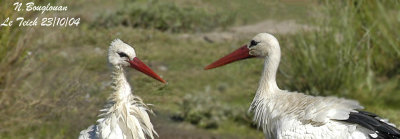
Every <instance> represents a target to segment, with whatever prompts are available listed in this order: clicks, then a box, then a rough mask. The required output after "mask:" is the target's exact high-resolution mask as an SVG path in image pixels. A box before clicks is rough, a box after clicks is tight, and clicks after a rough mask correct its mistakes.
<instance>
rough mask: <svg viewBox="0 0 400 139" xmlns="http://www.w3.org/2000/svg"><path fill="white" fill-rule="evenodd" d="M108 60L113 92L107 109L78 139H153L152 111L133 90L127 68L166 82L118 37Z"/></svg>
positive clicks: (112, 44)
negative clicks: (150, 115)
mask: <svg viewBox="0 0 400 139" xmlns="http://www.w3.org/2000/svg"><path fill="white" fill-rule="evenodd" d="M108 60H109V62H110V64H111V65H112V67H113V74H112V80H113V89H114V92H113V94H112V95H111V97H110V98H109V101H108V103H107V105H106V106H105V108H104V109H102V110H100V111H101V112H102V113H101V114H100V117H101V119H99V120H97V124H96V125H92V126H89V128H87V129H86V130H83V131H81V132H80V136H79V139H144V138H147V137H148V138H151V139H153V138H154V135H156V136H157V133H156V132H155V131H154V129H153V125H152V124H151V122H150V118H149V115H148V112H151V111H150V110H149V109H148V107H147V106H146V104H144V103H143V101H142V100H141V99H140V98H139V97H138V96H135V95H133V94H132V93H131V87H130V85H129V83H128V81H127V79H126V77H125V72H124V67H128V66H132V67H133V68H136V69H138V70H139V71H141V72H143V73H145V74H147V75H150V76H152V77H153V78H155V79H157V80H160V81H162V82H165V81H164V80H162V79H161V78H160V77H159V76H158V75H156V74H155V73H154V72H152V71H151V70H150V68H148V67H147V66H145V65H144V64H143V63H141V62H140V60H139V62H138V59H137V58H136V53H135V50H134V49H133V48H132V47H131V46H129V45H128V44H125V43H124V42H122V41H121V40H119V39H116V40H114V41H113V42H112V43H111V46H110V48H109V52H108ZM135 62H136V63H135ZM135 64H136V65H135ZM150 72H151V73H150Z"/></svg>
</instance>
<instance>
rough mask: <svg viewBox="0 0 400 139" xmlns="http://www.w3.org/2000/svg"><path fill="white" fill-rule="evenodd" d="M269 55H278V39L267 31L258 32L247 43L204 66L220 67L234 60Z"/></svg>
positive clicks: (210, 67)
mask: <svg viewBox="0 0 400 139" xmlns="http://www.w3.org/2000/svg"><path fill="white" fill-rule="evenodd" d="M271 55H279V56H280V47H279V43H278V40H277V39H276V38H275V37H274V36H272V35H271V34H268V33H259V34H257V35H256V36H254V37H253V39H251V41H250V42H249V44H246V45H243V46H242V47H240V48H239V49H237V50H235V51H233V52H232V53H230V54H228V55H226V56H225V57H222V58H221V59H219V60H217V61H215V62H214V63H212V64H210V65H208V66H207V67H205V68H204V69H205V70H208V69H212V68H216V67H220V66H223V65H226V64H229V63H232V62H235V61H239V60H243V59H247V58H254V57H266V56H271Z"/></svg>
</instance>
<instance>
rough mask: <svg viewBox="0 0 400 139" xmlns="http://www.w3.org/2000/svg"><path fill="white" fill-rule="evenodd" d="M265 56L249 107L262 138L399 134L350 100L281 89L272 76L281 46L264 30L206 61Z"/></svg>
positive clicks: (362, 137) (220, 63)
mask: <svg viewBox="0 0 400 139" xmlns="http://www.w3.org/2000/svg"><path fill="white" fill-rule="evenodd" d="M253 57H261V58H264V59H265V62H264V71H263V73H262V77H261V79H260V82H259V87H258V89H257V92H256V95H255V97H254V99H253V102H252V103H251V106H250V109H249V111H252V112H254V121H255V122H256V123H257V124H258V126H259V127H261V128H262V129H263V132H264V134H265V138H268V139H272V138H289V139H293V138H314V139H329V138H341V139H343V138H353V139H365V138H400V131H399V130H398V129H397V128H396V127H395V125H394V124H391V123H389V122H388V121H387V120H383V119H382V118H380V117H379V116H377V115H376V114H373V113H370V112H365V111H362V110H361V109H363V107H362V106H361V105H360V104H359V103H358V102H357V101H354V100H348V99H343V98H337V97H319V96H309V95H305V94H303V93H297V92H289V91H286V90H281V89H279V88H278V85H277V84H276V81H275V77H276V72H277V69H278V65H279V61H280V57H281V50H280V46H279V43H278V40H277V39H276V38H275V37H274V36H272V35H271V34H268V33H260V34H258V35H256V36H255V37H254V38H253V39H252V40H251V41H250V43H249V45H248V46H247V45H244V46H242V47H241V48H239V49H237V50H236V51H234V52H232V53H231V54H229V55H227V56H225V57H223V58H221V59H219V60H217V61H216V62H214V63H212V64H210V65H208V66H207V67H205V69H212V68H216V67H219V66H223V65H225V64H228V63H231V62H234V61H237V60H242V59H246V58H253Z"/></svg>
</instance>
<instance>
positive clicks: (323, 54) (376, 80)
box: [0, 0, 400, 138]
mask: <svg viewBox="0 0 400 139" xmlns="http://www.w3.org/2000/svg"><path fill="white" fill-rule="evenodd" d="M153 2H155V3H156V4H155V7H157V8H163V7H164V6H165V5H168V6H166V9H149V10H147V9H146V8H150V7H149V6H148V3H147V1H135V2H133V3H131V2H129V1H123V0H120V1H116V2H114V3H109V2H107V3H106V4H104V5H101V4H102V3H101V2H95V3H92V4H93V5H89V4H86V3H87V2H85V1H78V3H74V4H72V3H69V2H65V3H66V5H73V6H71V9H72V10H71V11H70V13H71V14H72V15H79V16H82V18H83V19H84V20H82V24H81V25H79V27H76V28H36V30H35V32H34V33H32V32H28V33H26V34H24V35H23V36H13V33H11V29H5V28H4V30H3V28H1V30H0V33H1V34H0V35H1V37H0V38H1V42H0V44H1V47H2V48H1V49H2V50H5V48H7V49H6V51H1V54H2V55H0V57H2V59H1V60H4V57H5V55H4V53H6V54H14V53H15V51H12V50H11V49H10V48H15V47H13V46H17V45H18V44H17V42H18V41H17V40H18V39H19V38H24V42H25V43H23V45H21V44H20V45H21V46H23V48H24V50H23V52H25V51H28V52H31V53H32V55H26V54H24V53H23V52H21V53H17V54H18V55H19V58H20V59H22V60H20V61H21V64H18V65H12V66H7V67H12V68H7V69H8V70H7V71H4V72H3V71H2V72H1V73H0V74H2V75H3V78H0V86H1V87H3V88H0V89H2V90H1V91H0V93H1V94H0V100H1V101H0V108H2V109H0V121H1V122H0V127H8V128H1V129H0V136H1V138H28V137H35V138H76V137H77V136H78V134H79V131H80V130H82V129H85V128H87V126H89V125H91V124H94V123H95V121H96V119H97V118H98V117H97V115H98V114H99V112H98V110H99V109H101V108H102V107H103V105H104V104H105V100H106V98H107V97H108V95H109V94H110V92H111V89H110V88H109V83H110V71H109V68H108V67H107V58H106V54H107V48H108V46H109V44H110V42H111V40H113V39H115V38H120V39H122V40H123V41H125V42H126V43H128V44H131V45H133V46H134V47H135V50H136V52H137V55H138V57H139V58H140V59H142V60H143V61H144V63H146V64H148V65H150V67H151V68H153V69H154V70H155V71H156V72H157V73H158V74H160V75H161V76H162V77H163V78H164V79H165V80H166V81H167V82H168V84H167V85H163V84H161V83H159V82H157V81H155V80H153V79H151V78H149V77H147V76H145V75H143V74H141V73H140V72H137V71H134V70H128V80H130V83H131V85H132V86H134V87H133V89H134V93H135V94H137V95H139V96H140V97H142V98H143V100H144V101H145V102H146V103H151V104H154V107H153V109H154V110H155V111H156V112H161V113H169V114H171V115H170V116H173V115H180V114H183V115H184V114H185V113H186V114H187V115H191V116H193V117H198V116H201V117H200V120H199V121H200V122H199V121H197V122H198V123H201V124H197V125H198V128H203V127H209V126H207V125H210V124H211V125H213V124H215V123H216V124H217V128H215V127H213V128H211V129H207V131H209V132H210V133H213V134H221V135H227V136H228V137H229V136H239V138H262V136H263V135H262V133H261V131H258V130H256V129H255V128H254V127H252V126H251V124H250V122H249V116H248V115H247V116H246V114H245V111H246V110H247V107H248V106H249V105H250V102H251V100H252V98H253V97H254V93H255V90H256V89H257V84H258V80H259V78H260V74H261V70H262V64H263V62H262V60H261V59H253V60H246V61H241V62H236V63H233V64H230V65H229V66H224V67H221V68H218V69H213V70H208V71H204V70H203V67H204V66H206V65H208V64H209V63H211V62H212V61H214V60H216V59H218V58H219V57H221V56H223V55H225V54H227V53H229V52H231V51H233V50H234V49H236V48H237V47H239V46H241V45H242V44H245V43H247V41H248V40H249V39H250V38H251V37H252V36H246V37H243V38H240V39H233V40H227V41H226V42H214V43H209V42H207V41H204V40H202V39H198V38H195V37H189V38H182V34H181V32H185V34H189V35H190V36H196V35H193V34H192V33H203V31H205V30H214V29H216V30H223V28H229V27H232V26H236V25H243V24H253V23H256V22H259V21H263V20H277V21H281V20H296V21H298V22H301V23H307V24H308V25H310V26H313V27H315V28H317V29H316V30H311V31H306V32H297V33H295V34H290V35H284V34H280V35H277V38H278V40H279V41H280V43H281V47H282V61H281V67H280V70H279V74H278V79H277V80H278V82H279V83H278V85H279V86H280V87H281V88H283V89H287V90H291V91H300V92H305V93H308V94H312V95H335V96H339V97H346V98H351V99H355V100H358V101H360V102H361V103H362V104H363V105H364V106H366V108H367V110H369V111H372V112H375V113H377V114H380V115H382V116H383V117H385V118H389V119H390V120H391V121H392V122H394V123H396V124H397V125H400V119H399V116H398V115H399V114H400V113H399V112H400V109H399V105H400V104H399V102H400V101H399V100H400V88H399V85H398V84H399V83H400V76H399V75H400V74H399V73H400V70H399V69H400V68H399V65H400V64H399V61H398V59H400V56H399V52H398V49H399V46H400V45H399V44H400V43H399V40H400V39H399V36H400V35H399V34H398V32H396V30H395V28H399V27H398V26H399V25H400V24H398V23H399V22H400V18H399V17H400V12H399V10H398V9H396V8H397V7H398V6H399V3H398V2H393V1H392V2H385V3H379V2H377V3H374V2H366V1H357V2H359V4H358V5H355V4H354V3H329V2H322V3H314V2H313V3H308V4H303V3H292V2H285V3H281V2H273V1H272V2H264V1H262V0H254V1H252V2H244V1H240V0H233V1H229V2H228V0H221V1H211V0H203V1H201V2H199V1H194V0H193V1H183V0H167V1H166V2H164V1H163V2H161V1H153ZM167 2H174V3H172V4H171V3H167ZM135 4H138V5H135ZM142 5H144V7H142ZM193 5H196V6H193ZM121 6H127V7H132V9H125V10H127V11H124V10H123V11H124V12H125V13H122V14H120V15H117V16H116V17H118V18H119V17H123V18H122V19H125V18H126V19H130V20H135V19H137V18H136V17H137V16H142V15H141V14H151V16H150V17H155V18H154V19H146V20H145V21H144V22H140V23H139V24H148V25H150V26H142V25H137V26H125V25H122V24H120V23H121V22H120V21H121V20H117V18H116V20H115V22H116V24H118V25H114V24H112V25H110V26H103V25H96V23H97V20H98V19H99V18H97V17H101V16H104V17H107V18H111V19H109V20H112V19H113V18H112V17H113V16H112V15H107V13H108V12H109V13H115V12H118V11H121V9H119V8H120V7H121ZM98 7H102V8H98ZM310 7H312V8H310ZM104 8H107V10H101V9H104ZM170 8H172V9H175V10H178V11H179V10H183V12H182V11H179V12H176V13H174V12H171V13H169V12H164V11H163V10H167V11H170ZM5 9H7V8H5ZM187 9H189V10H188V11H189V12H188V13H186V10H187ZM282 9H285V10H282ZM2 10H3V9H2ZM85 10H88V11H91V12H82V11H85ZM130 10H133V11H135V10H139V12H138V13H140V14H139V15H131V16H130V14H133V13H132V11H130ZM153 10H154V11H153ZM315 11H316V12H317V13H318V14H316V15H311V16H308V14H309V13H312V12H315ZM159 12H162V13H159ZM191 12H193V13H194V14H193V15H192V14H190V13H191ZM225 12H231V14H228V15H234V16H233V17H231V18H232V19H230V20H229V21H232V23H226V24H225V21H224V20H223V19H221V20H223V21H224V22H217V23H215V22H213V23H215V24H213V25H215V26H211V27H210V26H209V25H208V24H206V23H203V21H202V20H203V19H201V18H204V20H217V21H218V20H220V19H217V17H218V16H216V15H218V14H222V13H225ZM214 13H217V14H214ZM135 14H136V12H135ZM163 14H166V15H165V16H170V15H169V14H171V15H178V16H177V17H175V16H174V17H173V18H169V17H168V18H167V19H168V20H166V21H169V20H172V21H175V20H181V19H183V18H188V19H190V20H188V21H185V22H183V23H185V24H189V25H191V26H193V25H196V26H198V28H203V29H198V28H197V27H196V28H193V27H190V26H189V27H187V26H178V27H176V26H175V27H174V26H171V24H170V23H163V24H162V26H163V27H162V28H163V29H160V28H158V26H157V25H155V23H157V22H164V21H162V20H159V19H160V17H163V16H164V15H163ZM92 15H93V16H92ZM305 15H307V16H306V17H305ZM389 15H391V16H389ZM125 16H127V17H125ZM2 18H3V17H2ZM194 18H195V19H194ZM197 18H199V19H197ZM153 21H154V23H153ZM113 22H114V21H113ZM152 24H153V25H152ZM173 24H175V23H172V25H173ZM10 38H14V40H13V39H10ZM28 44H29V46H28ZM161 66H162V67H166V68H167V70H161V68H160V67H161ZM2 67H4V66H3V65H2ZM11 69H12V70H11ZM4 73H6V74H4ZM5 75H7V76H5ZM0 77H1V76H0ZM10 79H13V80H10ZM5 83H7V85H8V86H6V87H4V86H5ZM4 90H6V91H4ZM185 101H186V103H190V102H192V101H193V103H191V104H190V105H182V104H183V102H185ZM194 102H196V103H194ZM195 107H198V109H196V108H195ZM183 109H185V110H186V111H183ZM209 110H212V111H214V112H209ZM221 112H222V113H221ZM184 120H185V121H188V122H191V120H190V119H184ZM195 120H198V119H195ZM247 133H251V135H252V136H246V134H247ZM161 138H163V137H161Z"/></svg>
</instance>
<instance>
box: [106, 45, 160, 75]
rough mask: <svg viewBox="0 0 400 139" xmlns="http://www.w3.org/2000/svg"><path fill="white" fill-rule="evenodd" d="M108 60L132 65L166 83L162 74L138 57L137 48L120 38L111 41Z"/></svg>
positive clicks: (119, 64) (124, 65) (120, 64)
mask: <svg viewBox="0 0 400 139" xmlns="http://www.w3.org/2000/svg"><path fill="white" fill-rule="evenodd" d="M108 61H109V62H110V64H111V65H113V66H120V67H129V66H130V67H132V68H134V69H136V70H138V71H140V72H142V73H144V74H146V75H148V76H150V77H152V78H154V79H156V80H158V81H160V82H163V83H166V82H165V81H164V80H163V79H162V78H161V77H160V76H158V75H157V74H156V73H155V72H154V71H153V70H151V69H150V68H149V67H148V66H147V65H146V64H144V63H143V62H142V61H141V60H140V59H139V58H137V57H136V53H135V49H133V47H131V46H129V45H128V44H126V43H124V42H122V41H121V40H120V39H115V40H114V41H113V42H111V46H110V48H109V49H108Z"/></svg>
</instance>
